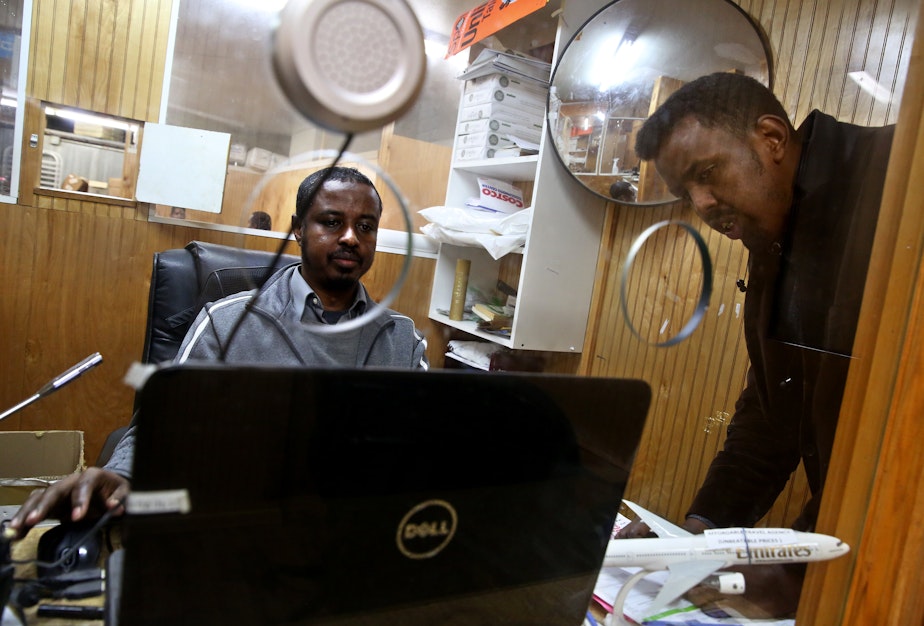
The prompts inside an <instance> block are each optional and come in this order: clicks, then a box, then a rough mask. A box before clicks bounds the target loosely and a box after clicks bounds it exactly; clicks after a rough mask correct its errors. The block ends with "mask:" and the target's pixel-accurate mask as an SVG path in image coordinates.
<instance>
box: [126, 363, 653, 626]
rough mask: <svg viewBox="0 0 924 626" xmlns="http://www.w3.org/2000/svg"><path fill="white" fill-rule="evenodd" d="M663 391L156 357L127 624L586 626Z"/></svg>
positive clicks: (562, 378)
mask: <svg viewBox="0 0 924 626" xmlns="http://www.w3.org/2000/svg"><path fill="white" fill-rule="evenodd" d="M649 404H650V389H649V386H648V385H647V384H646V383H645V382H643V381H639V380H627V379H612V378H594V377H576V376H569V375H558V374H547V373H513V372H510V373H508V372H481V371H470V370H439V371H433V370H431V371H429V372H425V371H408V370H395V369H310V368H291V369H289V368H279V367H260V366H257V367H254V366H247V367H241V366H227V365H215V364H212V365H184V366H168V367H165V368H162V369H159V370H157V371H156V372H155V373H154V374H153V375H152V376H151V377H150V379H149V380H148V381H147V382H146V384H145V386H144V388H143V389H142V391H141V397H140V405H139V414H138V422H137V423H138V429H137V447H136V455H135V466H134V479H133V492H132V495H131V496H130V501H129V512H128V514H127V515H126V516H125V518H124V520H123V528H122V533H123V534H122V543H123V546H124V550H123V553H124V554H122V555H120V557H121V558H122V562H121V575H120V576H121V577H120V580H116V581H113V582H115V583H117V584H116V585H115V586H116V588H117V590H118V596H119V597H118V602H117V604H118V607H117V608H116V609H114V610H115V611H117V614H118V620H117V622H118V623H119V624H122V625H130V626H139V625H144V624H158V625H160V624H195V625H197V626H201V625H204V624H261V625H263V624H349V625H368V626H385V625H389V626H390V625H395V624H400V625H410V626H414V625H418V624H419V625H421V626H422V625H428V626H430V625H439V626H444V625H447V624H536V625H538V624H541V625H543V626H554V625H558V624H561V625H568V626H577V625H579V624H580V623H581V622H582V620H583V617H584V615H585V614H586V611H587V608H588V606H589V603H590V601H591V595H592V592H593V586H594V582H595V581H596V578H597V573H598V571H599V568H600V565H601V563H602V560H603V555H604V551H605V549H606V544H607V541H608V540H609V538H610V534H611V531H612V526H613V522H614V520H615V517H616V512H617V510H618V508H619V504H620V501H621V498H622V494H623V490H624V488H625V485H626V480H627V478H628V475H629V470H630V467H631V464H632V461H633V458H634V456H635V453H636V450H637V447H638V443H639V440H640V438H641V434H642V429H643V426H644V422H645V417H646V415H647V412H648V407H649ZM112 621H113V622H115V621H116V620H112Z"/></svg>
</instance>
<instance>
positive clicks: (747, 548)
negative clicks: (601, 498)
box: [603, 500, 850, 615]
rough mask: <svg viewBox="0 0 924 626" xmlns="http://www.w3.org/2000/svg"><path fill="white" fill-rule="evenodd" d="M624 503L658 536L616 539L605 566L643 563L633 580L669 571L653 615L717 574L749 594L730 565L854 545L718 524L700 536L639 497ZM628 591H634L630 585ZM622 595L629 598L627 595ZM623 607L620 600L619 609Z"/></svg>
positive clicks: (824, 554)
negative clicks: (639, 502)
mask: <svg viewBox="0 0 924 626" xmlns="http://www.w3.org/2000/svg"><path fill="white" fill-rule="evenodd" d="M623 502H624V503H625V504H626V505H627V506H628V507H629V508H630V509H632V510H633V511H635V513H636V514H637V515H638V516H639V518H641V520H642V521H643V522H645V523H646V524H648V526H649V528H651V530H652V531H654V533H655V534H657V535H658V538H657V539H654V538H652V539H614V540H612V541H610V543H609V546H608V547H607V549H606V556H605V557H604V559H603V565H604V567H611V566H617V567H640V568H642V572H639V574H640V576H639V577H638V578H636V577H633V579H631V580H630V582H631V583H632V584H634V583H635V582H638V580H640V579H641V577H643V575H644V574H646V573H647V572H650V571H655V570H664V569H666V570H668V577H667V580H666V581H665V583H664V585H663V587H662V588H661V591H660V592H659V593H658V595H657V596H655V599H654V601H653V602H652V604H651V606H650V607H649V608H648V615H654V614H656V613H658V612H659V611H660V610H661V609H663V608H664V607H665V606H666V605H667V604H669V603H671V602H673V601H674V600H676V599H677V598H679V597H680V596H681V595H683V594H684V593H686V592H687V591H688V590H689V589H691V588H693V587H694V586H696V585H698V584H700V583H701V582H703V581H704V580H706V579H707V578H708V577H710V576H713V575H717V579H718V580H717V587H718V589H719V591H720V592H721V593H732V594H735V593H737V594H741V593H744V576H742V575H741V574H739V573H735V572H722V568H725V567H729V566H732V565H759V564H771V563H805V562H808V561H825V560H828V559H834V558H837V557H839V556H841V555H842V554H847V552H849V551H850V547H849V546H848V545H847V544H846V543H844V542H843V541H841V540H840V539H838V538H837V537H832V536H830V535H822V534H819V533H806V532H799V531H795V530H791V529H788V528H717V529H714V530H707V531H705V532H704V533H703V534H701V535H694V534H692V533H690V532H688V531H686V530H684V529H683V528H680V527H679V526H676V525H674V524H671V523H670V522H668V521H667V520H665V519H663V518H661V517H658V516H657V515H655V514H654V513H652V512H651V511H648V510H646V509H644V508H642V507H640V506H639V505H637V504H635V503H634V502H629V501H628V500H623ZM629 586H630V584H628V583H627V584H626V585H625V587H629ZM624 590H625V591H626V592H627V593H628V589H624ZM620 595H621V596H622V594H620ZM622 598H623V601H624V599H625V598H624V596H622ZM621 611H622V603H621V602H620V603H619V612H618V614H621Z"/></svg>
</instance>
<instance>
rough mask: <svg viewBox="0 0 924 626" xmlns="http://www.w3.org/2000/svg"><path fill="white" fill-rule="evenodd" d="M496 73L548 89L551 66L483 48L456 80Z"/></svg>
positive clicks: (511, 52)
mask: <svg viewBox="0 0 924 626" xmlns="http://www.w3.org/2000/svg"><path fill="white" fill-rule="evenodd" d="M498 72H500V73H502V74H507V75H509V76H512V77H516V78H520V79H523V80H525V81H532V82H535V83H538V84H540V85H543V86H544V87H545V88H548V86H549V76H550V75H551V73H552V64H551V63H546V62H545V61H542V60H540V59H536V58H535V57H531V56H527V55H525V54H522V53H520V52H515V51H512V50H508V51H501V50H492V49H490V48H485V49H484V50H482V51H481V53H480V54H479V55H478V57H477V58H476V59H475V60H474V61H472V63H471V65H469V66H468V67H467V68H465V71H463V72H462V73H461V74H459V76H458V78H460V79H462V80H468V79H470V78H478V77H480V76H486V75H488V74H496V73H498Z"/></svg>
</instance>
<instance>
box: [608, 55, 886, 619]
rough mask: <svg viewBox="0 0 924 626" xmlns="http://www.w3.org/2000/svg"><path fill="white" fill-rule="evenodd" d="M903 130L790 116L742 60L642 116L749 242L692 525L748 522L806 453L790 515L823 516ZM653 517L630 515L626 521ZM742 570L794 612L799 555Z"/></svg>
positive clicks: (675, 172)
mask: <svg viewBox="0 0 924 626" xmlns="http://www.w3.org/2000/svg"><path fill="white" fill-rule="evenodd" d="M893 131H894V127H893V126H887V127H882V128H867V127H861V126H855V125H852V124H846V123H842V122H838V121H837V120H835V119H834V118H833V117H831V116H829V115H826V114H824V113H821V112H819V111H813V112H812V113H811V114H810V115H809V116H808V118H807V119H806V120H805V121H804V122H803V124H802V125H801V126H800V127H799V129H798V130H796V129H794V128H793V126H792V124H791V123H790V121H789V118H788V116H787V114H786V112H785V109H784V108H783V106H782V105H781V104H780V102H779V101H778V100H777V99H776V97H775V96H774V95H773V93H772V92H771V91H770V90H769V89H767V88H766V87H765V86H764V85H763V84H761V83H760V82H758V81H756V80H754V79H752V78H749V77H746V76H743V75H740V74H732V73H717V74H712V75H709V76H704V77H702V78H699V79H697V80H695V81H693V82H690V83H688V84H686V85H684V86H683V87H681V88H680V89H679V90H677V91H676V92H675V93H674V94H673V95H671V97H670V98H668V99H667V101H665V102H664V104H663V105H661V107H659V108H658V110H656V111H655V113H654V114H653V115H652V116H651V117H650V118H649V119H648V120H647V121H646V122H645V124H644V125H643V127H642V128H641V130H640V131H639V133H638V137H637V140H636V146H635V150H636V153H637V154H638V156H639V157H640V158H641V159H644V160H653V161H654V164H655V167H656V168H657V170H658V173H659V174H660V175H661V177H662V178H663V179H664V181H665V182H666V183H667V186H668V188H669V189H670V190H671V192H672V193H673V194H674V195H676V196H677V197H678V198H680V199H681V200H682V201H683V202H685V203H687V204H689V205H690V206H692V208H693V209H694V210H695V211H696V213H697V214H698V215H699V216H700V217H701V218H702V219H703V220H704V221H705V222H706V223H707V224H708V225H709V226H710V227H711V228H713V229H715V230H717V231H719V232H720V233H722V234H724V235H725V236H727V237H729V238H730V239H736V240H740V241H741V242H742V243H743V244H744V246H745V247H746V248H747V249H748V252H749V253H750V256H749V260H748V272H749V277H748V281H747V286H746V290H747V295H746V299H745V313H744V331H745V340H746V343H747V348H748V356H749V358H750V369H749V371H748V375H747V386H746V388H745V389H744V391H743V392H742V393H741V395H740V397H739V398H738V401H737V403H736V404H735V413H734V416H733V417H732V420H731V422H730V423H729V426H728V433H727V438H726V441H725V445H724V448H723V450H722V451H720V452H719V453H718V454H717V455H716V457H715V459H714V460H713V462H712V464H711V466H710V468H709V471H708V473H707V475H706V479H705V481H704V483H703V484H702V486H701V487H700V490H699V492H698V493H697V495H696V497H695V498H694V500H693V503H692V504H691V506H690V508H689V510H688V512H687V516H686V521H685V522H684V526H685V527H686V528H687V529H688V530H690V531H692V532H702V531H703V530H704V529H706V528H714V527H726V526H753V525H754V524H755V523H757V522H758V521H759V520H760V519H761V518H762V517H763V516H764V515H765V514H766V513H767V511H768V510H769V509H770V507H771V506H772V505H773V503H774V501H775V500H776V498H777V496H778V495H779V494H780V492H781V491H782V490H783V488H784V487H785V485H786V483H787V482H788V480H789V479H790V476H791V475H792V473H793V472H794V471H795V470H796V469H797V467H798V465H799V463H800V461H801V462H802V464H803V466H804V468H805V473H806V476H807V478H808V484H809V487H810V489H811V498H810V500H809V501H808V503H807V504H806V506H805V507H804V509H803V510H802V512H801V514H800V515H799V517H798V518H797V519H796V520H794V522H793V524H792V526H793V528H795V529H797V530H805V531H810V530H813V529H814V527H815V521H816V518H817V515H818V505H819V500H820V497H821V494H822V488H823V486H824V481H825V475H826V473H827V470H828V465H829V461H830V456H831V449H832V446H833V443H834V434H835V429H836V426H837V420H838V414H839V412H840V404H841V396H842V395H843V391H844V385H845V382H846V378H847V369H848V366H849V360H850V359H849V357H850V352H851V349H852V346H853V339H854V334H855V331H856V326H857V320H858V318H859V311H860V304H861V301H862V297H863V287H864V283H865V280H866V272H867V267H868V264H869V256H870V251H871V249H872V243H873V236H874V233H875V228H876V222H877V218H878V213H879V204H880V200H881V197H882V187H883V181H884V178H885V172H886V166H887V164H888V159H889V152H890V149H891V143H892V136H893ZM647 532H648V528H647V527H645V526H644V525H643V524H633V525H631V526H630V527H627V528H626V529H624V531H623V533H622V534H621V536H626V537H629V536H644V535H645V534H647ZM742 571H743V572H745V577H746V582H747V589H748V592H747V594H746V598H747V599H748V600H751V601H753V602H754V603H755V604H757V605H758V606H760V607H761V608H762V609H764V610H766V611H767V612H769V613H772V614H774V615H789V614H791V613H793V612H794V611H795V609H796V607H797V604H798V599H799V592H800V589H801V584H802V580H803V577H804V572H805V570H804V566H803V565H798V566H769V565H759V566H752V567H748V568H743V569H742Z"/></svg>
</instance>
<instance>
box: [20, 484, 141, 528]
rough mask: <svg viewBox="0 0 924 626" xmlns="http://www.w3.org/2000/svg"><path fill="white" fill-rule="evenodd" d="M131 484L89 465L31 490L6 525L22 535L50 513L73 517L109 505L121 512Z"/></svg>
mask: <svg viewBox="0 0 924 626" xmlns="http://www.w3.org/2000/svg"><path fill="white" fill-rule="evenodd" d="M130 489H131V484H130V483H129V482H128V480H127V479H126V478H124V477H122V476H120V475H119V474H116V473H115V472H110V471H109V470H104V469H100V468H98V467H89V468H87V469H86V470H84V471H83V472H77V473H75V474H71V475H70V476H68V477H67V478H62V479H61V480H59V481H57V482H55V483H54V484H52V485H51V486H49V487H46V488H44V489H36V490H35V491H33V492H32V493H31V494H30V495H29V497H28V498H27V499H26V501H25V502H24V503H23V505H22V506H21V507H20V508H19V511H17V512H16V515H14V516H13V519H11V520H10V528H12V529H13V530H15V531H16V532H17V536H18V537H19V538H22V537H23V536H25V534H26V533H28V532H29V530H31V529H32V527H33V526H35V525H36V524H38V523H39V522H41V521H42V520H44V519H46V518H49V517H52V518H55V519H59V520H62V521H66V520H70V521H77V520H81V519H83V518H84V517H87V516H88V515H90V516H95V517H99V516H101V515H102V514H103V513H105V512H106V511H108V510H110V509H115V511H114V514H116V515H119V514H121V513H122V504H121V502H122V501H123V500H124V499H125V497H126V496H127V495H128V492H129V491H130Z"/></svg>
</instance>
